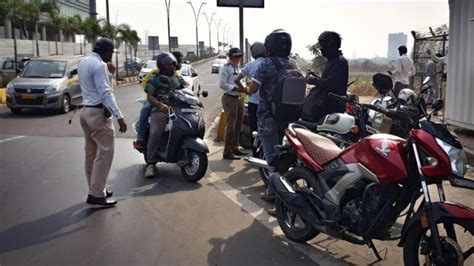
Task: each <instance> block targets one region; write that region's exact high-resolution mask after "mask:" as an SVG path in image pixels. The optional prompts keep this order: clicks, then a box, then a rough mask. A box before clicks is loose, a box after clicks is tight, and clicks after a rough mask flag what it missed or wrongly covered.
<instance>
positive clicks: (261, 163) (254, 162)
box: [244, 157, 270, 169]
mask: <svg viewBox="0 0 474 266" xmlns="http://www.w3.org/2000/svg"><path fill="white" fill-rule="evenodd" d="M244 160H245V161H246V162H248V163H250V164H251V165H254V166H257V167H262V168H266V169H269V168H270V167H269V166H268V164H267V161H265V160H262V159H259V158H256V157H245V158H244Z"/></svg>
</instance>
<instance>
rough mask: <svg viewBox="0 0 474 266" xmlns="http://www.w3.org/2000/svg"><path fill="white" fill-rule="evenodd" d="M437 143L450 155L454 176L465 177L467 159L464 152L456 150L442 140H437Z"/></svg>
mask: <svg viewBox="0 0 474 266" xmlns="http://www.w3.org/2000/svg"><path fill="white" fill-rule="evenodd" d="M436 142H437V143H438V145H439V146H440V147H441V148H442V149H443V151H444V152H445V153H446V154H447V155H448V157H449V160H450V161H451V170H452V171H453V174H455V175H457V176H460V177H463V176H464V174H465V173H466V164H467V157H466V153H465V152H464V150H462V149H458V148H455V147H453V146H451V145H450V144H448V143H446V142H444V141H442V140H440V139H436Z"/></svg>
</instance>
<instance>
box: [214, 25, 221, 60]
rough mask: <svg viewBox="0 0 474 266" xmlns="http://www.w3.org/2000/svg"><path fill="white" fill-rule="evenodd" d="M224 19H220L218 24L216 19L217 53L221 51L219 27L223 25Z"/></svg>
mask: <svg viewBox="0 0 474 266" xmlns="http://www.w3.org/2000/svg"><path fill="white" fill-rule="evenodd" d="M221 22H222V19H219V23H218V24H216V21H215V20H214V25H215V26H216V29H217V53H219V49H220V48H221V47H220V45H219V28H220V26H221Z"/></svg>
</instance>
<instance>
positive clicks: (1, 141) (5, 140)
mask: <svg viewBox="0 0 474 266" xmlns="http://www.w3.org/2000/svg"><path fill="white" fill-rule="evenodd" d="M24 137H25V136H15V137H11V138H6V139H1V140H0V144H1V143H4V142H8V141H12V140H16V139H22V138H24Z"/></svg>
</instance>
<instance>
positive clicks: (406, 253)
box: [403, 219, 469, 266]
mask: <svg viewBox="0 0 474 266" xmlns="http://www.w3.org/2000/svg"><path fill="white" fill-rule="evenodd" d="M443 223H452V224H453V225H458V226H460V227H462V228H464V229H465V230H467V231H465V233H467V234H469V230H468V225H467V224H465V223H463V221H462V220H460V219H446V220H444V221H439V222H438V223H437V224H438V225H439V224H443ZM426 231H427V230H426V229H423V228H422V227H421V225H420V224H418V225H414V226H412V227H411V229H410V230H409V231H408V232H407V238H406V239H405V244H404V245H403V262H404V265H414V266H416V265H420V262H419V261H418V254H419V250H420V241H421V238H422V237H423V235H424V234H425V233H426ZM447 237H449V238H451V239H453V236H449V235H448V236H447ZM462 252H464V250H463V251H462Z"/></svg>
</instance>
